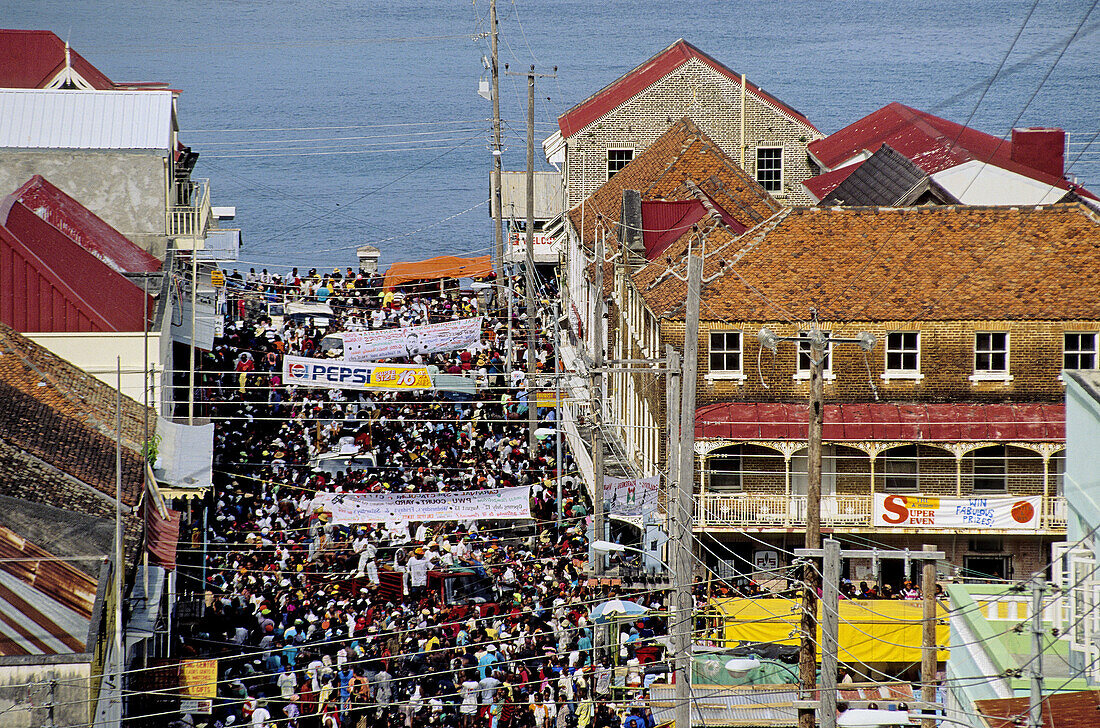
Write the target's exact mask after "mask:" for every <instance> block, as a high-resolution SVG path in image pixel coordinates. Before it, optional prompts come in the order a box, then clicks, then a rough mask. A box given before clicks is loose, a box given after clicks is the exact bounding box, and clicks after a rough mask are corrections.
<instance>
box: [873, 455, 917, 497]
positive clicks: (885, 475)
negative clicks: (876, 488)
mask: <svg viewBox="0 0 1100 728" xmlns="http://www.w3.org/2000/svg"><path fill="white" fill-rule="evenodd" d="M909 447H911V448H913V449H914V451H915V453H916V454H915V455H914V456H913V457H912V458H905V457H898V456H892V455H890V453H891V452H892V451H894V450H903V449H905V448H909ZM880 457H881V458H882V490H883V492H885V493H920V445H917V444H910V445H900V446H897V447H892V448H890V449H889V450H884V451H883V452H882V453H881V455H880ZM910 460H912V463H913V472H912V473H911V474H910V473H891V472H890V464H891V463H897V462H904V463H908V462H909V461H910ZM909 477H912V479H913V487H912V488H897V487H894V488H891V487H890V485H889V483H890V479H891V478H899V479H900V478H909Z"/></svg>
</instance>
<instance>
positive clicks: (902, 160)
mask: <svg viewBox="0 0 1100 728" xmlns="http://www.w3.org/2000/svg"><path fill="white" fill-rule="evenodd" d="M853 166H854V165H853ZM845 169H847V167H845ZM930 186H935V188H936V189H934V192H935V193H936V196H937V198H938V199H939V200H940V201H941V202H942V203H949V204H954V203H957V202H958V200H956V199H955V198H954V197H952V196H951V195H950V194H948V193H947V192H946V191H945V190H942V189H939V188H938V185H935V183H933V182H932V181H931V179H930V177H929V176H928V174H927V173H926V172H925V171H924V170H922V169H921V168H920V167H918V166H917V165H916V164H914V163H913V162H911V161H910V160H909V158H908V157H906V156H904V155H902V154H898V152H896V151H894V148H893V147H891V146H890V145H889V144H883V145H882V146H881V147H879V149H878V151H877V152H875V153H874V154H872V155H871V157H870V159H868V160H866V161H865V162H863V163H862V164H860V165H859V166H858V167H857V168H856V169H855V171H853V172H852V173H851V174H850V175H848V177H847V178H846V179H845V180H844V181H843V182H841V183H840V184H839V185H837V186H836V188H835V189H834V190H833V191H832V192H830V193H829V194H827V195H825V197H824V198H823V199H822V200H821V204H823V205H829V204H837V205H847V206H849V207H853V206H864V207H876V206H880V205H881V206H883V207H894V206H907V205H909V204H911V202H912V200H911V199H910V198H911V197H912V196H913V195H914V194H915V193H917V192H920V191H927V190H928V189H929V188H930Z"/></svg>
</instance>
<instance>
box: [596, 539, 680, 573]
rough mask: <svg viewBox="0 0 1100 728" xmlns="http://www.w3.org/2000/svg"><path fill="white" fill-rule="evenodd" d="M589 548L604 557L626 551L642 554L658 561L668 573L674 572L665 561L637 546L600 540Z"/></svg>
mask: <svg viewBox="0 0 1100 728" xmlns="http://www.w3.org/2000/svg"><path fill="white" fill-rule="evenodd" d="M588 547H589V548H590V549H592V550H593V551H595V552H596V553H598V554H604V555H606V554H609V553H616V554H621V553H623V552H624V551H630V552H632V553H636V554H641V555H642V556H645V557H646V558H650V559H653V560H654V561H656V562H657V563H658V564H660V565H661V566H663V567H664V568H665V570H666V571H672V567H671V566H669V565H668V564H666V563H665V562H664V561H661V560H660V559H659V558H657V557H656V556H654V555H653V554H651V553H649V552H648V551H643V550H642V549H640V548H637V547H636V546H626V545H625V544H621V543H615V542H614V541H603V540H599V541H593V542H592V543H590V544H589V545H588Z"/></svg>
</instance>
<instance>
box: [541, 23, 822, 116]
mask: <svg viewBox="0 0 1100 728" xmlns="http://www.w3.org/2000/svg"><path fill="white" fill-rule="evenodd" d="M693 59H694V60H697V61H699V62H701V63H704V64H706V65H707V66H710V67H711V68H713V69H714V70H715V71H718V72H719V73H721V74H722V75H724V76H726V77H727V78H729V79H730V80H732V81H736V82H737V83H741V74H739V73H737V72H735V71H732V70H730V68H729V67H727V66H725V65H723V64H722V63H719V62H718V61H716V60H714V59H713V58H711V57H710V56H708V55H707V54H706V53H704V52H703V51H701V50H699V49H698V48H696V47H695V46H693V45H692V44H690V43H688V42H687V41H685V40H684V39H683V38H681V39H679V40H677V41H676V42H675V43H673V44H672V45H670V46H669V47H668V48H665V49H664V50H663V51H661V52H660V53H658V54H657V55H655V56H653V57H652V58H650V59H649V60H648V61H646V62H645V63H643V64H641V65H640V66H638V67H637V68H635V69H633V70H632V71H630V72H629V73H627V74H626V75H624V76H622V77H620V78H618V79H617V80H615V81H613V82H611V83H610V84H609V85H607V86H605V87H604V88H602V89H600V90H599V91H597V92H596V93H594V94H592V95H591V96H589V97H588V98H587V99H585V100H584V101H582V102H580V103H579V104H577V105H576V106H574V107H573V108H572V109H570V110H569V111H566V112H565V113H564V114H562V115H561V116H559V117H558V126H559V127H560V128H561V133H562V136H564V137H566V138H568V137H571V136H573V135H574V134H576V133H577V132H579V131H581V130H582V129H584V128H585V127H586V126H588V125H589V124H591V123H592V122H594V121H596V120H598V119H600V118H602V117H603V116H605V115H606V114H608V113H609V112H610V111H612V110H614V109H615V108H617V107H619V106H620V105H622V104H623V103H625V102H627V101H629V100H630V99H632V98H633V97H635V96H637V95H638V94H639V93H641V92H642V91H644V90H645V89H647V88H649V87H650V86H652V85H653V84H654V83H656V82H657V81H659V80H660V79H662V78H664V77H665V76H667V75H668V74H670V73H672V72H673V71H675V70H676V69H677V68H679V67H680V66H682V65H684V64H685V63H687V62H688V61H691V60H693ZM745 90H746V92H747V93H750V94H752V95H753V96H755V97H757V98H758V99H760V100H761V101H763V102H765V103H767V104H769V105H771V106H772V107H774V108H775V109H778V110H779V111H781V112H782V113H784V114H786V115H787V116H789V117H791V118H792V119H793V120H795V121H797V122H799V123H801V124H805V125H806V126H807V127H808V128H809V129H811V130H813V131H817V128H816V127H815V126H814V125H813V124H812V123H811V122H810V120H809V119H807V118H806V117H805V116H803V115H802V114H800V113H799V112H798V111H795V110H794V109H793V108H791V107H790V106H788V105H787V104H785V103H783V102H782V101H780V100H779V99H777V98H775V97H774V96H772V95H771V94H769V93H766V92H765V91H764V90H763V89H761V88H760V87H758V86H756V85H755V84H753V83H750V82H748V81H746V82H745Z"/></svg>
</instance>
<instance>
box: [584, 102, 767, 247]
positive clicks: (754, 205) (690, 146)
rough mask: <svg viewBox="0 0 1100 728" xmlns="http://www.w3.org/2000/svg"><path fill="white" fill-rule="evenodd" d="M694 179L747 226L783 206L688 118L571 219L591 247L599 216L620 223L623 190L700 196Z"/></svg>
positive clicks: (663, 196) (652, 196)
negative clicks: (694, 191) (691, 185)
mask: <svg viewBox="0 0 1100 728" xmlns="http://www.w3.org/2000/svg"><path fill="white" fill-rule="evenodd" d="M688 181H691V182H694V183H695V184H696V185H698V186H699V189H700V190H702V191H703V192H706V193H707V194H708V195H710V196H711V197H712V198H713V199H714V201H715V202H717V203H718V204H719V205H721V206H722V207H723V208H724V209H725V210H726V212H728V213H729V214H730V215H732V216H733V217H734V218H736V219H737V220H738V221H739V222H741V223H742V224H744V225H746V226H747V227H752V226H753V225H755V224H757V223H758V222H760V221H761V220H764V219H766V218H767V217H769V216H771V215H772V214H773V213H774V212H775V211H776V210H778V209H780V207H781V206H780V204H779V203H778V202H776V200H775V198H773V197H772V196H771V195H769V194H768V193H767V191H766V190H765V189H764V188H763V187H761V186H760V185H759V184H758V183H757V182H756V180H754V179H753V178H752V177H751V176H749V175H748V174H746V173H745V171H744V170H742V169H741V168H740V167H738V166H737V163H736V162H734V161H733V160H732V159H731V158H730V157H729V156H728V155H727V154H726V153H725V152H723V151H722V150H721V149H720V148H719V147H718V145H717V144H715V143H714V142H713V141H712V140H711V138H710V137H708V136H707V135H706V134H704V133H703V131H702V130H701V129H699V127H698V126H696V125H695V122H693V121H692V120H691V119H689V118H687V117H684V118H683V119H681V120H680V121H678V122H676V123H675V124H673V125H672V126H670V127H669V128H668V130H667V131H666V132H665V133H664V134H662V135H661V136H660V137H658V138H657V140H656V141H654V142H653V143H652V144H650V145H649V147H647V148H646V150H645V151H644V152H642V153H641V154H639V155H638V156H637V157H636V158H635V159H634V160H632V161H631V162H630V164H628V165H626V166H625V167H623V168H622V169H621V170H620V171H619V172H618V173H616V174H615V176H614V177H612V178H611V179H609V180H608V181H607V182H605V183H604V184H603V185H602V186H601V187H600V188H599V189H598V190H596V191H595V192H593V193H592V194H591V195H590V196H589V197H588V199H586V200H585V201H584V202H583V203H581V204H579V205H577V206H575V207H574V208H573V209H572V210H570V211H569V219H570V221H571V222H572V223H573V228H574V229H575V230H577V231H578V232H580V233H583V237H582V243H583V244H584V246H585V248H587V249H591V248H592V246H593V242H594V241H595V230H596V218H597V216H598V215H603V218H604V221H605V224H606V225H607V226H608V228H607V229H608V230H609V231H610V230H611V229H613V228H614V226H615V225H616V224H617V223H618V222H619V215H620V213H621V211H622V197H623V190H638V191H639V192H641V195H642V199H643V200H688V199H694V197H693V194H692V192H691V190H690V189H688V186H687V185H686V183H687V182H688ZM582 223H583V228H582ZM609 243H610V238H609Z"/></svg>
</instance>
